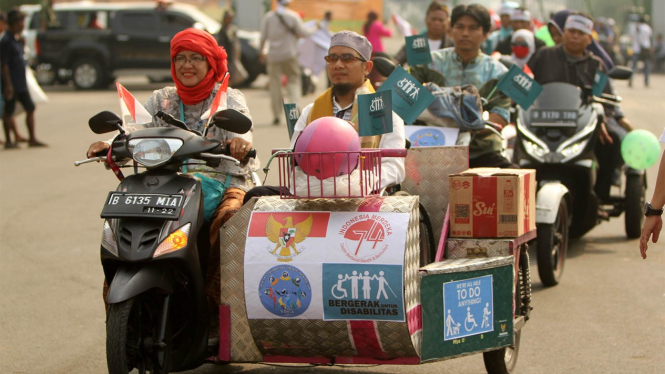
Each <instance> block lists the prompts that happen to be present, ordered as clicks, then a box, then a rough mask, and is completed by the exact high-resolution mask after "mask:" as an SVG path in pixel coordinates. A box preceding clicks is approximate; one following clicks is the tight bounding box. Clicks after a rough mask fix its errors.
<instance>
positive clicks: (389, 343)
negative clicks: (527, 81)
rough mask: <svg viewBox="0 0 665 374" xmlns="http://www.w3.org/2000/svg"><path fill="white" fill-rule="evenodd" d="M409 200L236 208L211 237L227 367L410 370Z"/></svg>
mask: <svg viewBox="0 0 665 374" xmlns="http://www.w3.org/2000/svg"><path fill="white" fill-rule="evenodd" d="M418 201H419V199H418V197H417V196H407V197H404V196H399V197H376V198H364V199H363V198H358V199H311V200H306V199H302V200H286V199H284V200H283V199H279V198H278V197H263V198H260V199H253V200H252V201H250V202H248V204H246V205H245V206H243V208H242V209H241V210H240V211H239V212H238V213H236V215H234V217H233V218H232V219H231V220H229V222H227V224H226V225H225V226H224V228H222V232H221V242H222V243H223V244H222V252H221V266H222V274H224V275H223V276H222V284H221V287H222V288H221V291H222V292H221V301H222V304H225V305H228V306H229V307H230V309H231V321H230V330H231V334H230V336H231V338H230V342H228V344H229V345H230V347H229V350H230V357H231V360H230V361H232V362H259V361H279V360H282V361H292V362H297V361H298V360H299V359H301V362H310V361H312V359H314V360H316V359H323V358H325V360H324V361H326V360H327V361H326V362H337V363H340V362H347V363H352V362H370V360H386V363H388V362H387V361H390V360H393V363H419V362H420V359H419V356H420V351H421V339H422V321H421V307H420V292H419V289H420V280H419V277H418V269H419V266H420V264H419V258H420V257H419V250H420V249H419V243H418V235H419V234H418V226H419V222H418ZM220 343H221V344H224V342H220ZM285 357H286V358H285ZM291 358H293V359H294V360H291ZM307 358H312V359H307ZM400 360H401V361H400ZM312 362H313V361H312Z"/></svg>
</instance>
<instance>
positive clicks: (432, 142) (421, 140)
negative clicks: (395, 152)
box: [409, 128, 446, 147]
mask: <svg viewBox="0 0 665 374" xmlns="http://www.w3.org/2000/svg"><path fill="white" fill-rule="evenodd" d="M409 141H411V145H412V146H413V147H432V146H437V145H446V135H444V134H443V131H441V130H439V129H436V128H430V129H422V130H418V131H416V132H414V133H413V134H411V136H409Z"/></svg>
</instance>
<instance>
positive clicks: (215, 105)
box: [201, 72, 229, 119]
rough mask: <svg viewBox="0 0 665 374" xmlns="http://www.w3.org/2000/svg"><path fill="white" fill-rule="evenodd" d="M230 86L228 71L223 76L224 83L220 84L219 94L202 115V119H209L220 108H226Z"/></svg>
mask: <svg viewBox="0 0 665 374" xmlns="http://www.w3.org/2000/svg"><path fill="white" fill-rule="evenodd" d="M228 88H229V73H228V72H226V73H225V74H224V77H223V78H222V85H221V86H219V91H217V95H215V98H214V99H213V100H212V105H211V106H210V109H209V110H206V111H205V113H203V114H202V115H201V119H209V118H210V117H212V116H211V113H212V114H215V113H217V112H219V111H220V110H224V109H226V90H227V89H228Z"/></svg>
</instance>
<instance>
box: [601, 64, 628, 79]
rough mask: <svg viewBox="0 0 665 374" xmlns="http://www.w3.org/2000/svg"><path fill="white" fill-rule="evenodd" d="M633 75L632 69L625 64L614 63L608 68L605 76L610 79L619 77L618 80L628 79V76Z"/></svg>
mask: <svg viewBox="0 0 665 374" xmlns="http://www.w3.org/2000/svg"><path fill="white" fill-rule="evenodd" d="M632 75H633V71H632V70H631V69H629V68H627V67H625V66H620V65H616V66H615V67H613V68H612V70H610V72H609V73H607V76H609V77H610V78H612V79H620V80H626V79H630V77H631V76H632Z"/></svg>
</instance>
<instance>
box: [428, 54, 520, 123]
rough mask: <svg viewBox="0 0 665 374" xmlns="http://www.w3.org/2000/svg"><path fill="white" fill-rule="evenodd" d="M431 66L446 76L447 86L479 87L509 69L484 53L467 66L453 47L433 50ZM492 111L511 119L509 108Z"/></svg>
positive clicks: (499, 76) (508, 119)
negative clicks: (469, 85) (468, 85)
mask: <svg viewBox="0 0 665 374" xmlns="http://www.w3.org/2000/svg"><path fill="white" fill-rule="evenodd" d="M429 67H430V68H431V69H434V70H436V71H438V72H439V73H441V74H443V76H445V77H446V86H463V85H465V84H472V85H474V86H476V88H477V89H480V88H481V87H482V86H483V85H484V84H485V82H487V81H489V80H491V79H500V78H501V77H502V76H503V75H504V74H505V73H506V72H507V71H508V69H507V68H506V67H505V66H503V64H502V63H500V62H499V61H496V60H494V59H493V58H492V57H490V56H488V55H486V54H484V53H480V54H478V56H477V57H476V58H474V59H473V60H471V61H469V63H468V64H467V65H466V66H465V65H464V64H463V63H462V58H461V57H460V56H459V55H458V54H457V53H455V48H453V47H451V48H445V49H441V50H438V51H434V52H432V63H431V64H430V65H429ZM490 112H491V113H496V114H498V115H500V116H501V117H503V119H505V120H506V121H510V115H509V112H508V108H501V107H494V108H492V109H490Z"/></svg>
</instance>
